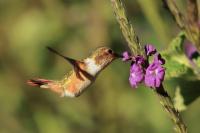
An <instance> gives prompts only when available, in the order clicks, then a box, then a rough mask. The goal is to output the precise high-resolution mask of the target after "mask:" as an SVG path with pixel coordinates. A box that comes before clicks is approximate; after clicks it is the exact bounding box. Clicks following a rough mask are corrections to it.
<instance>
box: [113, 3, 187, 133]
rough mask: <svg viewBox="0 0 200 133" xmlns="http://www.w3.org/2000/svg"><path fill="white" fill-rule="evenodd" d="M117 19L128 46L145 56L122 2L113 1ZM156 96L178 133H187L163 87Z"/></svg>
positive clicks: (158, 89)
mask: <svg viewBox="0 0 200 133" xmlns="http://www.w3.org/2000/svg"><path fill="white" fill-rule="evenodd" d="M111 2H112V5H113V9H114V13H115V16H116V19H117V21H118V23H119V25H120V28H121V30H122V33H123V36H124V38H125V39H126V41H127V42H128V46H129V48H130V49H131V51H132V53H133V54H134V55H137V54H140V55H145V54H144V50H143V49H142V47H141V45H140V43H139V39H138V37H137V35H136V33H135V31H134V29H133V26H132V25H131V24H130V23H129V21H128V19H127V16H126V11H125V8H124V5H123V3H122V1H121V0H111ZM155 94H156V95H157V96H158V97H159V100H160V103H161V105H162V106H163V108H164V110H165V111H166V112H167V113H168V114H169V117H170V118H171V119H172V120H173V122H174V124H175V129H176V132H177V133H187V129H186V126H185V124H184V122H183V120H182V118H181V116H180V114H179V112H178V111H177V110H176V109H175V108H174V105H173V102H172V100H171V97H170V96H169V95H168V93H167V92H166V91H165V89H164V88H163V86H161V87H160V88H156V89H155Z"/></svg>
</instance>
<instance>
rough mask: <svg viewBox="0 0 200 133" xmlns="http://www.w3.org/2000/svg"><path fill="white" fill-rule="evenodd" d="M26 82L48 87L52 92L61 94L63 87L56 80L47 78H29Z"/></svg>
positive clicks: (31, 84)
mask: <svg viewBox="0 0 200 133" xmlns="http://www.w3.org/2000/svg"><path fill="white" fill-rule="evenodd" d="M27 84H28V85H30V86H35V87H40V88H44V89H48V90H51V91H53V92H54V93H57V94H60V95H63V89H62V87H61V85H60V83H59V82H58V81H54V80H48V79H30V80H28V81H27Z"/></svg>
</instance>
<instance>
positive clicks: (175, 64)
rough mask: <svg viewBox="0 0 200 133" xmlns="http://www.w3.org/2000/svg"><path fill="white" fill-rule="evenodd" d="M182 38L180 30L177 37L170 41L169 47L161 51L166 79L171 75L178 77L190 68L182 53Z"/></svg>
mask: <svg viewBox="0 0 200 133" xmlns="http://www.w3.org/2000/svg"><path fill="white" fill-rule="evenodd" d="M184 39H185V34H184V32H180V33H179V34H178V35H177V37H175V38H174V39H173V40H172V41H171V43H170V44H169V47H168V48H167V49H166V50H165V51H163V52H162V53H161V54H162V56H163V58H164V59H165V60H166V64H165V67H166V76H165V78H167V79H169V78H171V77H179V76H180V75H182V74H184V73H186V72H187V71H188V69H190V68H189V63H188V59H187V58H186V56H185V55H184V54H183V50H182V49H183V48H182V47H183V42H184Z"/></svg>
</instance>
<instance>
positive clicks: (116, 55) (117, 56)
mask: <svg viewBox="0 0 200 133" xmlns="http://www.w3.org/2000/svg"><path fill="white" fill-rule="evenodd" d="M114 56H115V57H116V58H123V56H122V55H121V54H118V53H114Z"/></svg>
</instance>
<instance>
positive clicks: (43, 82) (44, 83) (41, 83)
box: [27, 79, 52, 88]
mask: <svg viewBox="0 0 200 133" xmlns="http://www.w3.org/2000/svg"><path fill="white" fill-rule="evenodd" d="M51 82H52V80H48V79H30V80H28V81H27V84H29V85H30V86H38V87H41V88H49V87H48V83H51Z"/></svg>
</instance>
